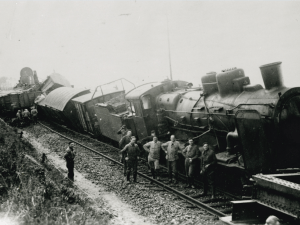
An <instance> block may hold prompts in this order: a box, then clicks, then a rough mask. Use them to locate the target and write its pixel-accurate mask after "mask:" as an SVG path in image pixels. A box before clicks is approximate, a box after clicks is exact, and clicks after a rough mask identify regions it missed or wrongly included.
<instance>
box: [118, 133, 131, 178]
mask: <svg viewBox="0 0 300 225" xmlns="http://www.w3.org/2000/svg"><path fill="white" fill-rule="evenodd" d="M126 130H127V129H126ZM131 137H132V132H131V131H130V130H128V131H127V134H126V136H124V137H122V138H121V140H120V142H119V148H120V149H121V150H122V149H123V148H124V147H125V146H126V145H127V144H129V143H130V141H131ZM121 154H122V155H121V160H120V161H121V163H123V170H124V177H125V178H126V174H127V163H126V160H125V153H121Z"/></svg>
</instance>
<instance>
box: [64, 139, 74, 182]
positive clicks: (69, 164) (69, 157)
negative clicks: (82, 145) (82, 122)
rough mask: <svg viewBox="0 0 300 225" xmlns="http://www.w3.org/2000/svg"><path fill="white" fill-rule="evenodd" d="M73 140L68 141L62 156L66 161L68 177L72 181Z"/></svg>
mask: <svg viewBox="0 0 300 225" xmlns="http://www.w3.org/2000/svg"><path fill="white" fill-rule="evenodd" d="M74 146H75V144H74V142H72V141H71V142H69V147H68V148H67V152H66V154H65V155H64V158H65V160H66V163H67V168H68V178H69V179H70V180H71V181H73V182H74V159H75V156H76V152H75V150H74Z"/></svg>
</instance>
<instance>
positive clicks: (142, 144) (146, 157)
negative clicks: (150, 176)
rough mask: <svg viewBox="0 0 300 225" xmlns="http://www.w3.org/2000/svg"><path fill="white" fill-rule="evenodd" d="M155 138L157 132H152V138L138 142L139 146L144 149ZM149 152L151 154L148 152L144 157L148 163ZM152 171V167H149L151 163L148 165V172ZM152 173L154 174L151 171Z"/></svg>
mask: <svg viewBox="0 0 300 225" xmlns="http://www.w3.org/2000/svg"><path fill="white" fill-rule="evenodd" d="M153 137H156V133H155V130H152V131H151V136H148V137H145V138H143V139H142V140H140V141H137V144H138V145H141V146H143V148H144V145H145V144H147V143H148V142H150V141H153ZM144 149H145V148H144ZM145 150H146V149H145ZM148 152H149V151H147V150H146V152H145V154H143V155H144V156H145V159H146V161H148V155H149V153H148ZM150 171H151V167H150V165H149V163H148V172H150ZM151 173H152V171H151Z"/></svg>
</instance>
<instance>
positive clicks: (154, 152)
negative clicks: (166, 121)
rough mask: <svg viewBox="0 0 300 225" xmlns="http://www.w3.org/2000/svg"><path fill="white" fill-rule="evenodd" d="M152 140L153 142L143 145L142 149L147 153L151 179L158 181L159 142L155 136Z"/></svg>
mask: <svg viewBox="0 0 300 225" xmlns="http://www.w3.org/2000/svg"><path fill="white" fill-rule="evenodd" d="M152 139H153V141H151V142H148V143H147V144H144V145H143V148H144V149H145V150H146V151H147V152H149V155H148V164H149V166H150V168H151V174H152V177H153V179H157V180H160V179H159V158H160V149H161V142H160V141H158V138H157V137H155V136H154V137H153V138H152Z"/></svg>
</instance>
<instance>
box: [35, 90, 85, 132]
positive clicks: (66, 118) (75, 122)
mask: <svg viewBox="0 0 300 225" xmlns="http://www.w3.org/2000/svg"><path fill="white" fill-rule="evenodd" d="M88 93H90V90H83V89H77V88H70V87H60V88H57V89H55V90H53V91H52V92H50V93H49V95H47V96H46V98H45V99H44V100H43V101H41V102H40V103H38V104H37V105H38V106H39V108H42V110H43V112H44V114H46V115H47V117H48V119H50V120H52V121H54V122H57V123H60V124H65V125H67V126H69V127H72V128H74V129H76V130H80V125H79V124H80V122H79V119H78V116H77V113H76V108H75V106H74V104H73V103H72V102H71V101H70V100H71V99H73V98H76V97H79V96H81V95H84V94H88ZM49 117H50V118H49Z"/></svg>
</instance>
